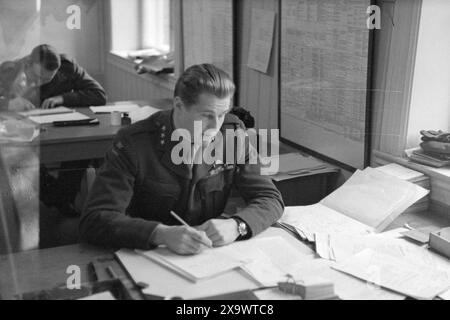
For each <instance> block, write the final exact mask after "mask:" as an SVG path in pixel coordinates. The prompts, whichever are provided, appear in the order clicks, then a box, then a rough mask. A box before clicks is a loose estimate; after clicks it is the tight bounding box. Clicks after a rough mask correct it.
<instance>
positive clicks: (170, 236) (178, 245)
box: [152, 224, 212, 255]
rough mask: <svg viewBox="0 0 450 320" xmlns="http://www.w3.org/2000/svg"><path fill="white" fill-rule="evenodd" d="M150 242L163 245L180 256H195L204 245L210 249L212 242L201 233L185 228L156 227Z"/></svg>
mask: <svg viewBox="0 0 450 320" xmlns="http://www.w3.org/2000/svg"><path fill="white" fill-rule="evenodd" d="M152 242H153V244H155V245H165V246H166V247H167V248H168V249H170V250H171V251H173V252H175V253H177V254H182V255H191V254H197V253H199V252H200V251H201V250H202V249H204V248H205V245H207V246H209V247H211V246H212V242H211V240H210V239H209V238H208V237H207V236H206V233H205V232H203V231H199V230H196V229H194V228H191V227H186V226H166V225H162V224H160V225H158V226H157V227H156V229H155V231H154V234H153V237H152Z"/></svg>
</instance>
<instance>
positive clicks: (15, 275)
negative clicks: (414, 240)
mask: <svg viewBox="0 0 450 320" xmlns="http://www.w3.org/2000/svg"><path fill="white" fill-rule="evenodd" d="M405 222H408V223H410V224H412V225H413V226H415V227H421V226H429V225H434V226H439V227H444V226H448V225H450V219H449V218H448V217H441V216H438V215H435V214H432V213H429V212H425V213H420V214H419V213H412V214H405V215H402V216H400V218H398V219H397V220H396V221H395V222H394V223H393V224H392V225H391V227H390V228H396V227H399V226H402V225H403V223H405ZM271 229H272V230H271V232H270V235H272V236H273V235H277V234H279V235H283V237H284V238H285V239H288V241H289V242H290V243H291V244H293V245H295V247H296V248H298V249H299V250H301V251H302V252H304V253H308V252H312V251H311V249H310V248H309V247H308V246H307V245H305V244H304V243H302V242H300V241H298V240H296V239H294V238H293V237H290V236H288V235H287V234H286V233H285V231H283V230H281V229H275V228H271ZM287 236H288V237H287ZM111 253H112V250H108V249H102V248H96V247H92V246H89V245H84V244H76V245H70V246H64V247H57V248H51V249H45V250H34V251H26V252H20V253H15V254H10V255H2V256H0V275H1V277H0V295H1V297H2V298H3V299H12V298H14V295H15V294H17V293H25V292H31V291H37V290H43V289H50V288H54V287H56V286H60V285H63V284H65V283H66V280H67V277H68V274H66V270H67V267H68V266H69V265H78V266H79V267H80V268H81V281H82V282H85V281H88V272H87V268H88V267H87V266H88V264H89V262H91V261H93V260H94V259H96V258H98V257H101V256H104V255H106V254H111Z"/></svg>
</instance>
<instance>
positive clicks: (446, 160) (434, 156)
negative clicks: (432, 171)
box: [405, 148, 450, 168]
mask: <svg viewBox="0 0 450 320" xmlns="http://www.w3.org/2000/svg"><path fill="white" fill-rule="evenodd" d="M405 154H406V156H407V157H408V159H410V160H411V161H413V162H417V163H420V164H424V165H427V166H430V167H435V168H441V167H445V166H448V165H450V156H449V155H445V154H440V153H436V152H429V151H424V150H423V149H422V148H414V149H408V150H405Z"/></svg>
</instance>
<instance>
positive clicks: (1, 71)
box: [0, 44, 106, 215]
mask: <svg viewBox="0 0 450 320" xmlns="http://www.w3.org/2000/svg"><path fill="white" fill-rule="evenodd" d="M105 103H106V93H105V90H104V89H103V87H102V86H101V85H100V84H99V83H98V82H97V81H96V80H95V79H94V78H92V77H91V76H90V75H89V74H88V73H87V72H86V71H85V70H84V69H83V68H82V67H81V66H79V65H78V64H77V63H76V62H75V61H74V60H72V59H69V58H68V57H67V56H66V55H63V54H59V53H58V52H57V51H56V49H55V48H53V47H52V46H50V45H47V44H42V45H39V46H37V47H35V48H34V49H33V50H32V51H31V54H30V55H28V56H26V57H24V58H21V59H19V60H16V61H7V62H4V63H2V64H1V65H0V110H1V109H6V110H10V111H17V112H18V111H24V110H29V109H34V108H43V109H48V108H55V107H58V106H62V105H64V106H66V107H89V106H96V105H104V104H105ZM88 163H89V161H88V160H82V161H72V162H65V163H63V164H62V167H61V169H63V170H62V171H61V172H59V175H58V178H57V179H55V178H54V177H53V176H51V175H50V174H49V173H48V172H47V169H46V168H44V167H41V177H40V180H39V181H40V198H41V200H42V201H43V202H44V204H45V205H46V206H48V207H53V206H54V207H56V208H57V209H58V210H59V212H60V213H62V214H67V215H76V214H77V212H76V210H75V209H74V206H73V201H74V199H75V196H76V193H77V191H78V190H79V188H80V182H81V179H82V177H83V174H84V170H83V169H84V168H86V167H87V165H88Z"/></svg>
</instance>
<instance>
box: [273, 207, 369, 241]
mask: <svg viewBox="0 0 450 320" xmlns="http://www.w3.org/2000/svg"><path fill="white" fill-rule="evenodd" d="M280 221H281V222H283V223H287V224H290V225H292V226H294V227H295V228H297V229H299V230H300V231H302V232H303V233H305V234H306V236H307V237H308V240H310V241H314V234H315V233H325V234H335V233H337V234H348V235H367V234H370V233H371V232H372V231H373V229H372V228H371V227H369V226H367V225H364V224H362V223H361V222H358V221H356V220H354V219H352V218H350V217H347V216H345V215H343V214H341V213H339V212H337V211H334V210H332V209H330V208H327V207H326V206H323V205H322V204H320V203H318V204H314V205H310V206H296V207H286V208H285V210H284V214H283V216H282V217H281V219H280Z"/></svg>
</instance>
